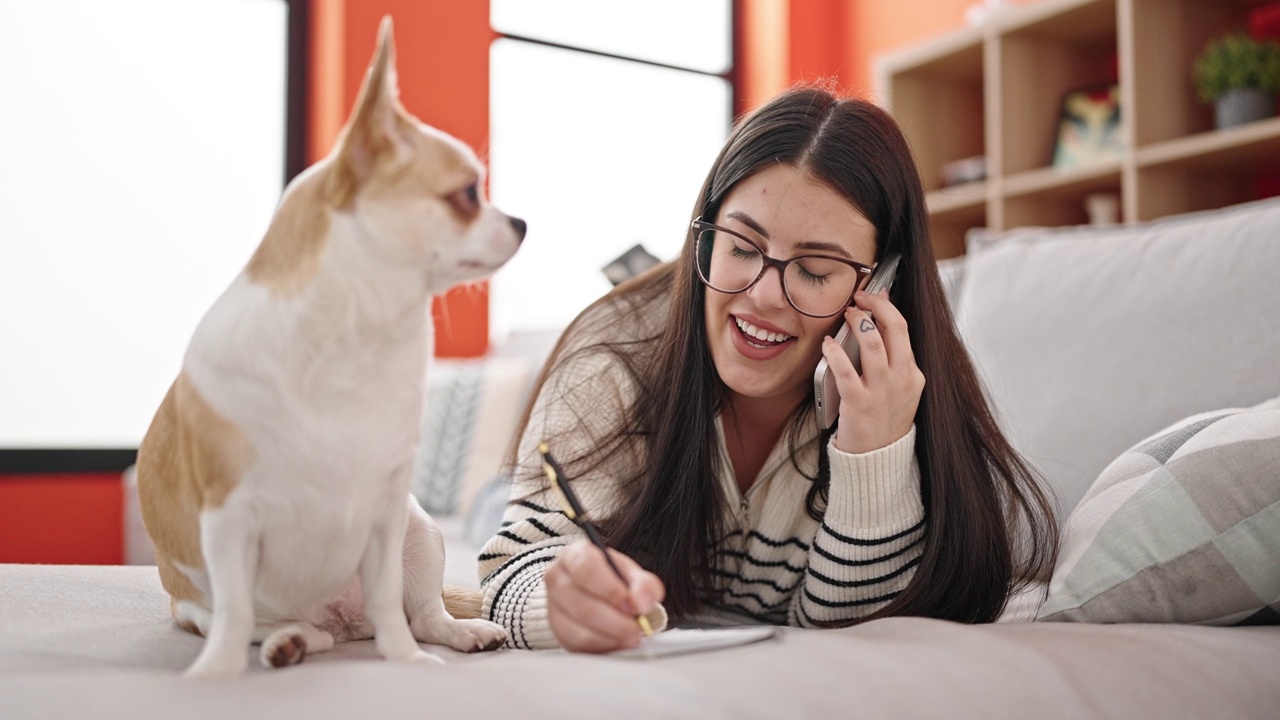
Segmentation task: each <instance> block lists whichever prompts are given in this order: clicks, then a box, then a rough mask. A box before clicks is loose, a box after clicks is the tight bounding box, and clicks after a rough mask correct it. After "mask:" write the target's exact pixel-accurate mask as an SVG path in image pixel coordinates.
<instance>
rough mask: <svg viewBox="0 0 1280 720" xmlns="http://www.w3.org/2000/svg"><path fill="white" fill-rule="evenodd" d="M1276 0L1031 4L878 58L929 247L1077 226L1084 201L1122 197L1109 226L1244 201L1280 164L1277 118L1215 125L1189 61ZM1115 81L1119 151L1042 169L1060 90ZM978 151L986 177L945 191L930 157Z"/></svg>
mask: <svg viewBox="0 0 1280 720" xmlns="http://www.w3.org/2000/svg"><path fill="white" fill-rule="evenodd" d="M1274 2H1276V0H1042V2H1038V3H1034V4H1032V5H1026V6H1021V7H1017V8H1013V9H1009V10H1006V11H1003V12H1002V13H1000V14H999V15H997V16H996V17H995V18H993V19H992V20H991V21H990V22H988V23H987V24H985V25H984V26H983V27H980V28H966V29H964V30H961V31H958V32H956V33H953V34H951V35H947V36H945V37H942V38H939V39H936V40H933V41H930V42H928V43H925V44H922V45H918V46H915V47H910V48H906V49H903V50H901V51H898V52H894V53H892V54H889V55H885V56H882V57H880V58H877V60H876V82H877V88H876V91H877V94H878V96H879V98H880V100H881V102H883V103H884V104H885V106H886V107H888V108H889V109H890V110H891V111H892V112H893V114H894V116H895V117H896V118H897V119H898V121H899V122H900V123H901V125H902V127H903V130H904V132H906V135H907V138H908V140H910V142H911V145H912V149H913V151H914V152H915V154H916V160H917V162H918V163H919V166H920V171H921V174H922V176H923V178H924V183H925V190H926V192H927V193H928V196H927V200H928V207H929V217H930V224H931V228H930V229H931V232H932V236H933V242H934V247H935V250H936V252H937V255H938V257H952V256H955V255H959V254H962V253H963V252H964V235H965V232H966V231H967V230H968V229H969V228H972V227H989V228H993V229H996V230H1004V229H1008V228H1013V227H1020V226H1026V225H1042V226H1053V225H1075V224H1081V223H1085V222H1087V221H1088V215H1087V213H1086V211H1085V198H1086V197H1087V196H1089V195H1090V194H1093V193H1112V194H1115V195H1117V196H1118V197H1119V198H1120V207H1121V218H1120V219H1121V221H1122V222H1126V223H1133V222H1140V221H1143V220H1150V219H1153V218H1156V217H1161V216H1164V215H1170V214H1174V213H1181V212H1190V211H1194V210H1202V209H1207V208H1212V207H1221V206H1224V205H1231V204H1235V203H1239V202H1245V201H1248V200H1252V199H1255V198H1256V197H1257V194H1258V187H1259V179H1260V177H1262V175H1263V174H1266V173H1271V174H1274V173H1275V172H1276V168H1280V118H1273V119H1270V120H1265V121H1261V122H1256V123H1252V124H1250V125H1246V126H1242V127H1238V128H1232V129H1230V130H1223V131H1219V130H1215V129H1214V127H1213V112H1212V108H1210V107H1208V106H1206V105H1203V104H1201V103H1200V102H1199V100H1198V99H1197V98H1196V97H1195V91H1194V88H1193V87H1192V83H1191V63H1192V60H1193V59H1194V58H1195V56H1196V55H1197V54H1199V53H1200V51H1201V50H1202V49H1203V48H1204V46H1205V44H1206V43H1207V42H1208V41H1209V40H1210V39H1212V38H1213V37H1215V36H1217V35H1219V34H1221V33H1223V32H1226V31H1228V30H1234V29H1242V28H1244V27H1246V26H1247V21H1248V18H1249V14H1250V12H1252V11H1253V10H1254V9H1256V8H1258V7H1262V6H1264V5H1269V4H1272V3H1274ZM1108 83H1118V84H1119V87H1120V105H1121V137H1122V139H1123V144H1124V150H1123V152H1122V154H1121V155H1120V156H1119V157H1116V158H1114V159H1108V160H1105V161H1100V162H1098V163H1095V164H1092V165H1088V166H1083V167H1074V168H1069V169H1059V168H1055V167H1053V166H1052V158H1053V150H1054V145H1055V143H1056V141H1057V128H1058V120H1059V114H1060V112H1061V107H1062V101H1063V98H1064V97H1065V96H1066V94H1067V93H1069V92H1071V91H1073V90H1078V89H1081V88H1087V87H1092V86H1100V85H1105V84H1108ZM974 156H985V158H986V162H987V177H986V179H985V180H980V181H975V182H970V183H966V184H964V185H956V186H950V187H946V186H944V184H943V180H942V167H943V165H945V164H947V163H949V162H953V161H956V160H961V159H964V158H969V157H974Z"/></svg>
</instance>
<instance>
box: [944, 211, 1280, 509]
mask: <svg viewBox="0 0 1280 720" xmlns="http://www.w3.org/2000/svg"><path fill="white" fill-rule="evenodd" d="M978 232H981V231H978ZM979 239H980V240H981V241H982V242H980V243H975V245H980V246H982V249H976V250H974V251H973V252H970V253H969V254H968V255H966V258H965V260H964V268H963V280H962V282H961V284H960V290H959V294H958V299H957V305H956V318H957V324H958V325H959V328H960V331H961V333H962V334H963V335H964V337H965V339H966V342H967V343H968V345H969V348H970V352H971V354H972V356H973V359H974V362H975V364H976V365H977V367H978V371H979V373H980V375H981V377H982V378H983V381H984V382H985V384H986V388H987V391H988V393H989V394H990V397H991V399H992V403H993V406H994V408H995V411H996V413H997V417H998V419H999V421H1000V423H1001V426H1002V427H1003V428H1004V430H1005V432H1006V433H1007V434H1008V436H1009V438H1010V440H1011V441H1012V442H1013V444H1014V446H1015V447H1016V448H1017V449H1019V450H1020V451H1021V452H1022V453H1023V454H1024V455H1025V456H1026V457H1027V459H1028V460H1029V461H1030V462H1031V463H1032V464H1033V465H1034V466H1035V467H1036V468H1037V469H1038V470H1039V471H1040V472H1041V473H1042V474H1043V475H1044V476H1045V478H1046V480H1047V481H1048V483H1049V485H1050V487H1051V489H1052V490H1053V491H1054V493H1055V494H1056V495H1057V496H1058V503H1059V516H1060V518H1062V519H1063V520H1065V519H1066V517H1067V515H1068V514H1069V513H1070V511H1071V510H1072V508H1074V507H1075V506H1076V504H1077V502H1079V500H1080V498H1081V496H1082V495H1083V494H1084V492H1085V490H1086V489H1088V487H1089V486H1090V485H1091V484H1092V483H1093V480H1094V478H1096V477H1097V475H1098V473H1099V472H1101V470H1102V469H1103V468H1104V467H1106V465H1107V464H1108V463H1110V462H1111V461H1112V460H1113V459H1114V458H1116V457H1117V456H1118V455H1119V454H1120V453H1121V452H1122V451H1124V450H1125V449H1126V448H1128V447H1130V446H1131V445H1133V444H1134V443H1135V442H1137V441H1138V440H1140V439H1141V438H1143V437H1146V436H1148V435H1150V434H1151V433H1153V432H1155V431H1156V430H1158V429H1160V428H1162V427H1165V426H1166V425H1169V424H1170V423H1172V422H1174V421H1176V420H1178V419H1179V418H1183V417H1186V416H1188V415H1192V414H1194V413H1198V412H1205V411H1209V410H1213V409H1216V408H1223V407H1246V406H1250V405H1254V404H1256V403H1258V402H1261V401H1262V400H1264V399H1266V398H1270V397H1274V396H1276V395H1277V394H1280V277H1278V275H1280V199H1272V200H1264V201H1258V202H1253V203H1247V204H1244V205H1238V206H1234V207H1231V208H1226V209H1223V210H1215V211H1207V212H1201V213H1194V214H1190V215H1184V216H1175V217H1170V218H1166V219H1163V220H1159V221H1154V222H1150V223H1144V224H1137V225H1130V226H1115V227H1110V228H1093V227H1074V228H1057V229H1045V228H1034V229H1018V230H1013V231H1010V232H1008V233H1005V234H1003V235H1001V236H997V237H991V236H990V234H987V236H986V237H981V238H979Z"/></svg>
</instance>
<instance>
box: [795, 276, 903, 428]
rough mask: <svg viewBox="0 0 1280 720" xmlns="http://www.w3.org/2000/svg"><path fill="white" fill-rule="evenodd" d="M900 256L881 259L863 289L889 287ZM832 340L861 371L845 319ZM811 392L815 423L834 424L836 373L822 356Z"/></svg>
mask: <svg viewBox="0 0 1280 720" xmlns="http://www.w3.org/2000/svg"><path fill="white" fill-rule="evenodd" d="M901 259H902V258H901V256H899V255H890V256H889V257H886V258H885V259H884V260H882V261H881V262H880V264H879V265H877V266H876V269H875V271H874V272H872V273H871V279H870V280H869V281H867V287H866V291H867V292H869V293H872V294H875V293H878V292H880V291H881V290H888V289H889V288H891V287H893V278H894V276H896V275H897V273H898V261H899V260H901ZM836 342H838V343H840V347H842V348H844V351H845V353H846V354H847V355H848V356H849V359H850V360H852V361H853V369H854V370H857V371H858V372H859V373H861V372H862V363H861V362H859V360H858V338H857V337H856V336H855V335H854V334H853V331H852V330H850V329H849V325H848V323H841V325H840V330H839V331H837V332H836ZM813 394H814V402H815V404H816V405H817V408H818V427H820V428H822V429H823V430H828V429H830V428H831V426H832V425H834V424H835V422H836V417H837V416H838V415H839V414H840V390H839V389H838V388H837V387H836V377H835V375H833V374H832V373H831V368H829V367H827V359H826V358H825V357H824V358H822V359H821V360H819V361H818V368H817V369H816V370H814V372H813Z"/></svg>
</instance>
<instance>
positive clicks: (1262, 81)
mask: <svg viewBox="0 0 1280 720" xmlns="http://www.w3.org/2000/svg"><path fill="white" fill-rule="evenodd" d="M1192 75H1193V77H1194V80H1195V85H1196V92H1197V93H1198V94H1199V96H1200V99H1201V100H1204V101H1205V102H1207V103H1211V102H1213V101H1215V100H1217V99H1218V97H1219V96H1220V95H1222V94H1223V93H1224V92H1226V91H1228V90H1231V89H1233V88H1258V89H1259V90H1262V91H1264V92H1266V93H1269V94H1271V95H1275V94H1276V93H1280V43H1278V42H1276V41H1275V40H1267V41H1259V40H1254V39H1253V38H1252V37H1250V36H1249V35H1248V34H1246V33H1239V32H1237V33H1229V34H1226V35H1223V36H1221V37H1218V38H1215V39H1214V40H1212V41H1210V42H1209V44H1208V45H1206V46H1205V49H1204V51H1203V52H1202V53H1200V55H1199V56H1198V57H1197V58H1196V59H1195V62H1194V64H1193V66H1192Z"/></svg>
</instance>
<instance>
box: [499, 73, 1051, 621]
mask: <svg viewBox="0 0 1280 720" xmlns="http://www.w3.org/2000/svg"><path fill="white" fill-rule="evenodd" d="M773 163H785V164H790V165H793V166H795V167H798V168H802V169H804V170H805V171H807V172H808V173H810V174H811V175H812V176H813V177H814V178H815V179H817V180H819V181H821V182H823V183H826V184H827V185H829V186H830V187H831V188H832V189H834V190H835V191H836V192H837V193H839V194H840V195H842V196H843V197H844V198H846V199H847V200H848V201H849V202H850V203H851V204H853V205H854V206H855V207H856V208H857V209H858V210H859V211H860V212H861V213H862V215H864V216H865V217H866V218H867V219H868V220H870V221H871V223H872V224H873V225H874V226H875V229H876V243H877V259H880V258H883V257H884V256H885V255H886V254H887V253H898V254H900V255H901V256H902V262H901V264H900V266H899V269H898V275H897V281H896V282H895V284H894V286H893V289H892V291H891V294H890V299H891V300H892V301H893V303H894V305H895V306H896V307H897V308H898V310H899V311H901V313H902V314H903V316H904V317H905V318H906V321H907V324H908V327H909V328H910V332H911V346H912V350H913V351H914V353H915V357H916V362H917V364H918V365H919V367H920V369H921V371H922V372H923V373H924V376H925V378H926V379H927V385H926V387H925V389H924V393H923V395H922V397H921V399H920V406H919V409H918V411H917V413H916V418H915V424H916V428H917V434H916V445H915V453H916V458H917V461H918V464H919V468H920V491H921V495H922V500H923V503H924V512H925V519H926V522H927V530H926V538H925V541H924V549H923V557H922V558H921V561H920V564H919V566H918V568H917V569H916V571H915V573H914V575H913V577H912V580H911V581H910V583H909V585H908V586H907V588H906V589H905V590H904V591H903V592H901V593H900V594H899V595H898V596H897V597H896V598H895V599H894V600H893V601H892V602H891V603H890V604H889V605H888V606H887V607H885V608H883V609H882V610H880V611H879V612H877V613H875V615H873V617H879V616H887V615H922V616H929V617H937V618H944V619H949V620H957V621H962V622H989V621H992V620H994V619H995V618H996V617H997V616H998V615H999V614H1000V612H1001V611H1002V610H1003V608H1004V605H1005V602H1006V600H1007V598H1008V595H1009V593H1010V592H1011V591H1012V590H1014V589H1015V588H1018V587H1020V586H1022V585H1023V584H1025V583H1026V582H1028V581H1030V580H1032V579H1038V578H1046V577H1047V576H1048V573H1049V572H1051V570H1052V567H1053V562H1054V559H1055V557H1056V548H1057V532H1058V531H1057V524H1056V521H1055V518H1054V514H1053V509H1052V506H1051V504H1050V501H1049V499H1048V497H1047V496H1046V494H1045V492H1044V490H1043V489H1042V488H1041V486H1040V485H1039V483H1038V482H1037V480H1036V477H1035V475H1034V473H1033V472H1032V470H1031V469H1030V468H1029V467H1028V466H1027V464H1026V463H1025V462H1024V461H1023V460H1022V459H1021V458H1020V457H1019V456H1018V455H1017V453H1016V452H1015V451H1014V450H1013V449H1012V447H1011V446H1010V445H1009V443H1008V441H1007V440H1006V439H1005V438H1004V436H1003V435H1002V434H1001V432H1000V429H999V427H998V426H997V424H996V421H995V419H994V417H993V416H992V413H991V410H990V408H989V405H988V402H987V399H986V397H985V396H984V394H983V390H982V386H981V384H980V382H979V380H978V377H977V374H976V372H975V370H974V368H973V365H972V363H971V362H970V360H969V355H968V353H967V351H966V349H965V347H964V345H963V343H962V341H961V340H960V338H959V336H958V335H957V333H956V330H955V325H954V321H953V319H952V316H951V311H950V308H949V306H948V303H947V300H946V298H945V297H944V295H943V289H942V284H941V281H940V278H939V275H938V270H937V266H936V264H935V260H934V257H933V250H932V246H931V244H930V241H929V235H928V226H927V222H926V217H925V206H924V191H923V189H922V187H921V183H920V178H919V174H918V172H917V171H916V168H915V164H914V162H913V161H912V158H911V151H910V148H909V146H908V145H907V141H906V139H905V138H904V137H903V135H902V133H901V131H900V130H899V128H898V126H897V124H896V123H895V122H894V121H893V119H892V118H891V117H890V116H889V115H888V114H887V113H885V112H884V111H883V110H881V109H880V108H878V107H876V106H875V105H873V104H871V103H868V102H866V101H863V100H859V99H855V98H840V97H837V96H835V95H834V94H833V93H831V92H830V91H828V90H826V89H824V88H820V87H815V86H798V87H795V88H792V89H791V90H789V91H787V92H784V93H782V94H781V95H779V96H777V97H775V98H774V99H773V100H771V101H770V102H768V103H767V104H765V105H763V106H761V107H760V108H759V109H757V110H756V111H755V112H753V113H751V114H750V115H748V116H746V117H745V118H744V119H742V120H741V121H740V122H739V123H738V124H737V125H736V127H735V128H734V130H733V132H732V133H731V134H730V136H729V138H728V140H727V142H726V143H725V146H724V148H723V149H722V150H721V152H720V154H719V156H718V157H717V158H716V160H715V162H714V164H713V165H712V167H711V170H710V172H709V174H708V175H707V178H706V181H705V183H704V184H703V187H702V190H701V192H700V194H699V196H698V200H697V203H696V205H695V207H694V209H693V213H692V216H693V217H697V216H703V217H715V215H716V212H717V210H718V207H719V204H720V203H721V202H722V201H723V200H724V198H725V197H726V195H727V194H728V193H729V191H730V189H732V188H733V187H734V186H735V185H736V184H737V183H738V182H740V181H742V180H743V179H745V178H747V177H749V176H751V175H752V174H754V173H755V172H757V171H759V170H760V169H762V168H764V167H765V166H767V165H770V164H773ZM705 292H706V291H705V288H704V286H703V285H702V283H701V282H700V281H699V280H698V276H697V272H696V269H695V267H694V258H693V238H692V234H690V236H689V237H688V238H687V239H686V243H685V246H684V248H683V250H682V252H681V254H680V257H679V258H678V259H676V260H675V261H673V262H671V263H668V264H665V265H662V266H660V267H659V268H657V269H655V270H653V271H651V272H649V273H647V274H645V275H642V276H640V277H638V278H635V279H634V280H632V281H630V282H628V283H624V284H623V285H621V286H619V287H618V288H615V289H614V291H613V292H611V293H610V294H609V295H607V296H605V297H604V298H602V299H601V300H600V301H598V302H597V303H596V304H595V305H593V307H592V308H589V309H588V310H587V311H586V312H584V313H583V314H582V315H581V316H580V317H579V318H578V319H576V320H575V321H574V323H573V324H571V325H570V327H569V329H568V330H566V332H565V336H564V337H565V338H568V337H571V336H579V335H578V333H579V331H585V332H586V333H588V334H589V335H590V336H594V337H609V336H610V332H609V328H607V327H605V325H604V323H606V322H610V321H611V319H613V320H612V321H614V322H616V317H617V316H616V314H614V313H612V312H603V310H606V309H610V308H612V309H616V308H617V307H618V306H619V304H621V305H622V306H623V307H639V306H641V305H646V304H649V303H666V304H667V307H666V316H665V318H666V322H665V323H664V324H663V325H661V329H660V330H657V331H655V333H654V334H652V335H650V336H648V337H643V338H625V339H619V340H617V341H602V342H599V343H596V344H594V345H592V346H590V348H588V349H590V350H593V351H600V350H603V351H607V352H610V353H612V354H613V355H614V356H615V357H616V358H617V359H618V361H619V362H620V363H621V365H622V367H624V368H625V369H626V371H627V373H628V374H630V375H631V376H632V377H633V378H634V379H635V382H636V386H637V388H638V389H639V390H638V393H637V396H636V398H635V400H634V402H633V405H632V407H630V408H629V409H628V411H627V412H624V413H622V418H621V420H620V422H619V426H618V427H617V428H615V429H614V431H613V433H612V434H611V435H609V436H608V440H607V441H606V442H603V443H600V444H599V445H598V447H597V451H596V453H595V456H596V457H595V458H594V462H593V458H582V459H575V460H581V461H583V462H585V464H586V465H595V464H597V463H599V462H600V461H602V460H603V459H604V456H606V455H607V454H611V453H614V452H617V450H618V449H619V447H620V446H622V445H624V444H627V443H633V442H639V443H641V444H642V448H643V450H642V452H641V454H640V456H641V457H642V458H643V461H642V463H641V465H642V466H641V467H638V468H636V472H635V474H634V476H633V477H630V478H620V480H621V481H622V483H621V486H622V488H623V494H624V498H623V499H622V502H621V503H620V504H619V505H618V510H617V511H616V512H615V513H614V515H613V516H612V517H610V518H607V519H606V520H605V521H604V522H603V523H602V525H603V527H604V531H605V533H606V534H607V536H608V540H609V542H610V544H611V545H613V546H614V547H617V548H618V549H619V550H621V551H623V552H625V553H627V554H628V555H631V556H632V557H634V558H636V559H637V560H638V561H639V562H640V563H641V564H642V565H644V566H645V567H647V568H648V569H649V570H651V571H653V572H654V573H656V574H657V575H658V576H659V577H661V578H662V580H663V582H664V583H665V584H666V588H667V597H666V606H667V609H668V611H669V612H670V613H671V614H672V616H673V617H676V618H679V617H681V616H687V615H688V614H690V613H693V612H695V611H696V610H698V608H699V607H700V606H701V605H703V604H704V603H707V602H712V601H714V599H715V593H716V589H717V580H716V578H715V574H714V572H713V569H714V548H715V545H716V543H717V541H718V540H719V539H720V538H721V537H723V536H724V534H725V531H726V528H725V527H724V525H723V523H724V518H725V517H726V513H725V509H726V508H725V505H726V502H727V501H726V498H725V497H724V496H723V492H722V490H721V485H720V483H719V482H717V481H715V480H714V478H716V477H718V475H719V473H720V472H721V471H722V468H721V467H720V462H719V458H718V455H717V453H716V452H715V448H716V436H715V424H714V421H715V417H716V415H717V413H718V412H719V411H720V409H721V406H722V403H723V401H724V398H725V394H726V393H725V388H724V385H723V383H722V382H721V381H720V379H719V376H718V375H717V373H716V369H715V366H714V365H713V364H712V361H711V355H710V352H709V351H708V348H707V341H706V328H705V324H704V316H703V301H704V296H705ZM564 343H565V341H564V339H562V341H561V346H558V347H557V348H556V350H555V351H553V353H552V355H551V357H550V358H549V360H548V362H547V365H546V367H545V368H544V370H543V374H542V378H540V379H539V381H538V383H537V386H536V389H535V397H536V395H537V392H540V391H541V389H542V386H543V381H544V380H545V378H546V377H547V375H548V374H549V373H550V372H551V371H552V370H553V369H554V367H556V366H557V364H558V363H560V362H563V361H565V360H566V359H567V357H566V355H567V354H571V352H569V353H567V352H566V348H565V347H564ZM811 407H812V398H810V399H809V400H808V401H806V402H805V403H802V404H801V406H800V407H798V408H796V411H795V413H794V415H793V417H792V419H791V423H790V428H791V431H790V432H789V433H788V435H787V437H788V442H789V443H790V444H791V448H790V449H791V452H792V458H793V462H795V460H794V458H795V457H796V453H797V451H798V448H797V447H796V441H797V438H798V437H799V432H800V430H801V429H802V421H803V420H804V419H805V418H806V417H807V415H808V412H809V410H810V408H811ZM527 421H528V411H526V414H525V419H524V421H523V422H522V423H521V425H520V428H521V433H523V431H524V427H525V425H526V424H527ZM829 437H830V435H829V434H823V435H822V437H821V438H820V440H819V441H820V442H821V443H822V448H821V450H820V453H819V456H820V458H821V459H820V462H819V467H818V468H811V469H810V472H809V473H806V474H807V475H808V476H809V477H811V478H812V480H813V486H812V488H811V490H810V492H809V498H808V503H807V504H808V508H807V509H808V511H809V513H810V515H812V516H814V517H815V518H816V519H820V518H821V515H822V512H823V510H824V508H825V502H826V497H827V486H828V480H829V477H828V471H827V465H828V464H827V462H826V449H825V445H826V440H827V439H828V438H829ZM797 468H798V469H800V471H801V472H805V470H804V469H803V468H799V466H798V464H797ZM851 622H853V621H851Z"/></svg>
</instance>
